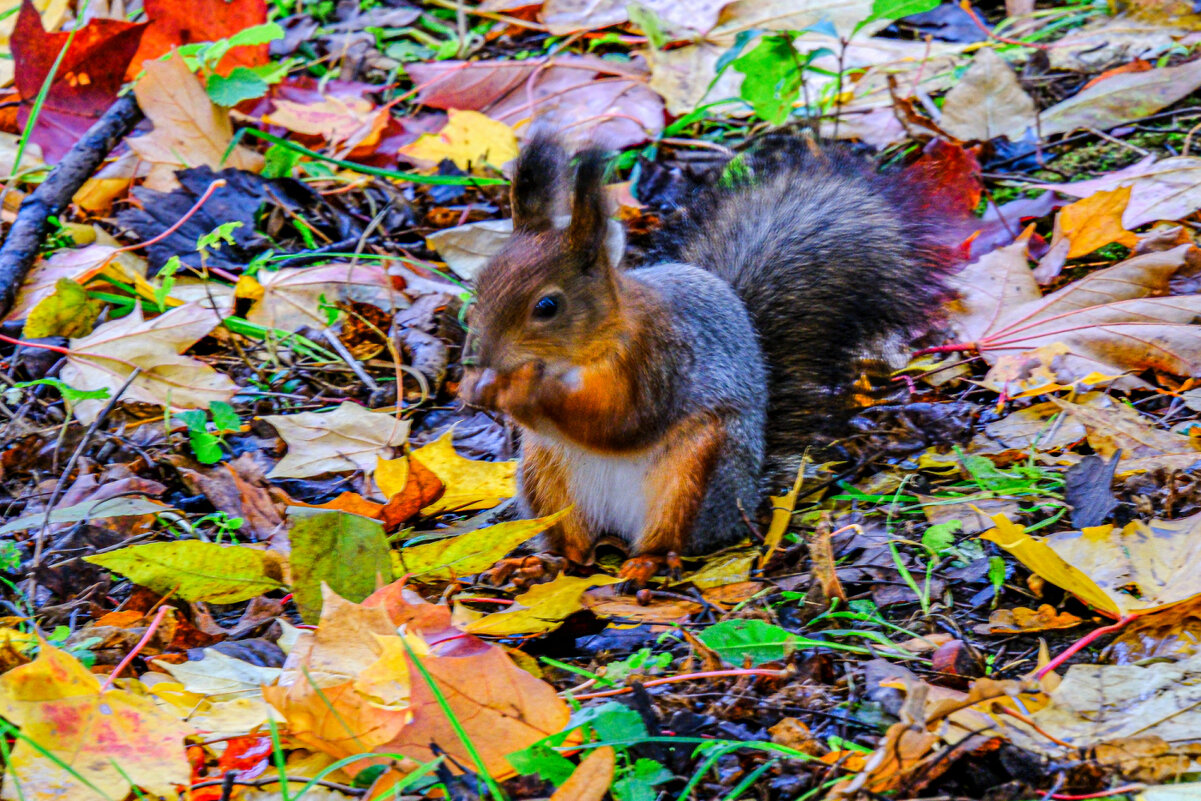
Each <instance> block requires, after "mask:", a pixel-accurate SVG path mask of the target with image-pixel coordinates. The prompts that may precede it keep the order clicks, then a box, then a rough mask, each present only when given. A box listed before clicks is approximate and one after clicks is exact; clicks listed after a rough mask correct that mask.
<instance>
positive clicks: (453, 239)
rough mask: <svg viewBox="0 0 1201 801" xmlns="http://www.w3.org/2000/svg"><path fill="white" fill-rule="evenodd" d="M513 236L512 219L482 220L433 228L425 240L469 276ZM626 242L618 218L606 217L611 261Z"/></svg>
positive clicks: (617, 260) (619, 255) (563, 223)
mask: <svg viewBox="0 0 1201 801" xmlns="http://www.w3.org/2000/svg"><path fill="white" fill-rule="evenodd" d="M568 219H570V218H568V217H562V218H556V220H555V222H556V224H558V225H560V226H563V227H566V224H567V221H568ZM512 237H513V221H512V220H482V221H480V222H474V223H467V224H466V225H459V226H456V227H454V228H443V229H442V230H440V231H434V232H433V233H432V234H430V235H429V236H427V237H426V238H425V241H426V244H427V245H429V246H430V247H431V248H433V249H434V250H436V251H438V255H439V256H441V257H442V260H443V261H445V262H446V264H447V266H448V267H450V269H452V270H454V271H455V273H456V274H457V275H458V276H460V277H462V278H466V279H468V280H472V279H474V278H475V277H476V276H477V275H478V274H479V272H480V270H482V269H484V265H485V264H487V263H488V260H489V259H491V258H492V257H493V256H495V255H496V254H497V253H499V252H500V249H501V248H502V247H504V244H505V243H506V242H508V241H509V240H510V239H511V238H512ZM625 246H626V231H625V226H623V225H622V224H621V223H620V222H618V221H617V220H609V222H608V230H607V235H606V237H605V249H606V250H607V251H608V253H609V260H610V261H611V262H612V263H613V264H620V263H621V258H622V254H623V253H624V252H625Z"/></svg>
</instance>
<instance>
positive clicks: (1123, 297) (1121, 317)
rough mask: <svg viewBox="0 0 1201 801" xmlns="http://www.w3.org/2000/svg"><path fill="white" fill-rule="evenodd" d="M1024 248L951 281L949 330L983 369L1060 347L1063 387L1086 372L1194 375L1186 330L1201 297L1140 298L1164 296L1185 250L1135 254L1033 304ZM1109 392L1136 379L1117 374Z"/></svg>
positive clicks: (1198, 351)
mask: <svg viewBox="0 0 1201 801" xmlns="http://www.w3.org/2000/svg"><path fill="white" fill-rule="evenodd" d="M1025 241H1026V240H1025V239H1024V238H1022V239H1019V240H1018V241H1016V242H1014V244H1012V245H1010V246H1008V247H1006V248H1001V249H999V250H996V251H994V252H993V253H990V254H988V255H987V256H985V257H984V258H982V259H980V260H979V261H977V262H975V263H973V264H971V265H969V266H968V267H967V268H965V269H964V270H963V271H962V272H961V273H959V274H958V275H957V276H956V277H955V278H954V281H953V283H954V285H955V287H956V288H957V289H958V290H959V292H960V297H959V300H958V301H956V302H955V303H954V304H952V306H951V309H952V310H953V312H954V314H953V316H952V319H951V324H952V326H953V327H954V328H955V330H956V332H957V335H958V336H959V337H960V338H961V340H962V341H963V342H970V343H973V346H974V348H975V349H976V350H978V352H979V353H980V355H981V356H983V357H984V359H985V361H986V362H988V363H989V364H992V365H996V364H998V362H999V361H1000V359H1001V358H1002V357H1004V356H1006V355H1019V354H1024V353H1027V352H1029V351H1031V350H1034V349H1037V348H1042V347H1049V346H1052V345H1057V344H1058V345H1063V346H1066V348H1067V351H1066V352H1064V353H1063V355H1062V356H1061V357H1060V358H1059V359H1057V360H1055V362H1054V363H1053V367H1054V371H1055V378H1056V380H1057V381H1059V382H1060V383H1061V384H1065V385H1068V384H1071V383H1073V382H1074V381H1077V380H1079V379H1082V378H1084V377H1085V376H1089V375H1092V374H1096V375H1099V376H1115V375H1122V374H1123V373H1128V372H1141V371H1144V370H1159V371H1161V372H1165V373H1169V374H1172V375H1193V374H1195V373H1198V372H1201V337H1199V336H1198V335H1197V334H1198V331H1199V329H1198V327H1197V326H1196V325H1195V324H1194V320H1195V319H1196V316H1197V315H1198V314H1199V313H1201V295H1180V296H1173V297H1148V296H1150V295H1155V294H1158V293H1163V292H1166V291H1167V289H1168V280H1169V279H1170V278H1171V276H1172V274H1173V273H1174V272H1175V271H1176V270H1178V269H1179V268H1180V267H1181V266H1182V265H1183V264H1184V262H1185V257H1186V254H1187V252H1188V249H1189V246H1188V245H1183V246H1181V247H1178V248H1173V249H1172V250H1166V251H1162V252H1154V253H1145V254H1143V255H1140V256H1135V257H1134V258H1131V259H1127V260H1126V261H1124V262H1121V263H1119V264H1116V265H1114V266H1113V267H1108V268H1106V269H1104V270H1098V271H1096V272H1093V273H1090V274H1089V275H1087V276H1085V277H1084V278H1082V279H1080V280H1079V281H1075V282H1073V283H1071V284H1068V285H1067V286H1064V287H1063V288H1061V289H1059V290H1057V291H1056V292H1053V293H1051V294H1050V295H1047V296H1045V297H1039V294H1040V293H1039V290H1038V285H1037V282H1036V281H1035V280H1034V276H1033V274H1032V273H1031V272H1030V269H1029V268H1028V267H1027V266H1026V263H1025V256H1024V255H1023V251H1024V247H1025ZM988 380H989V379H988V378H986V382H987V381H988ZM1113 386H1115V387H1121V388H1129V387H1137V386H1144V382H1142V381H1141V380H1140V379H1138V378H1136V377H1134V376H1131V375H1125V376H1122V377H1121V378H1119V379H1117V380H1116V381H1114V382H1113Z"/></svg>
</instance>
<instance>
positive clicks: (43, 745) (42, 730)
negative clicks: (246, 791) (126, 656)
mask: <svg viewBox="0 0 1201 801" xmlns="http://www.w3.org/2000/svg"><path fill="white" fill-rule="evenodd" d="M0 715H3V716H4V717H5V718H7V719H8V720H10V721H12V723H13V724H15V725H17V726H19V727H20V728H21V737H20V738H19V739H18V740H17V742H16V746H15V747H14V748H13V751H12V759H11V761H10V762H9V764H8V766H7V770H6V771H5V775H4V789H3V797H4V799H6V801H7V800H8V799H16V798H25V799H29V798H50V797H54V798H70V799H81V800H83V799H87V800H90V799H105V798H107V799H112V798H124V797H125V796H126V795H127V794H129V792H130V790H131V785H130V780H131V779H132V780H133V781H134V782H136V783H137V785H138V786H139V787H141V788H144V789H145V790H146V791H149V792H151V793H154V794H157V795H162V796H172V795H174V794H175V790H176V785H180V784H186V783H187V781H188V777H189V776H190V774H191V769H190V767H189V765H188V761H187V758H186V756H185V755H184V738H185V737H187V736H188V735H190V734H192V730H191V729H190V728H189V727H187V726H185V725H184V724H182V723H180V722H179V721H178V720H176V719H175V718H174V717H171V716H169V715H167V714H165V713H164V712H162V711H161V710H160V709H159V708H158V707H157V706H156V705H155V703H154V702H153V701H151V700H150V699H148V698H145V697H143V696H140V695H134V694H133V693H131V692H127V691H125V690H102V689H101V686H100V681H99V680H98V679H97V678H96V677H95V676H93V675H92V674H91V673H89V672H88V669H87V668H85V667H84V666H83V665H82V664H80V663H79V660H77V659H76V658H75V657H73V656H71V655H70V654H68V653H66V652H64V651H60V650H59V649H57V648H55V647H54V646H52V645H50V644H49V643H47V642H45V641H42V642H41V650H40V652H39V653H38V657H37V659H35V660H34V661H33V662H30V663H29V664H27V665H21V666H19V667H16V668H13V669H12V670H10V671H8V672H7V673H5V674H4V675H3V676H0ZM33 743H36V744H37V747H35V746H34V745H33ZM64 765H65V766H66V767H63V766H64ZM127 777H128V778H127Z"/></svg>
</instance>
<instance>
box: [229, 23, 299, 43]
mask: <svg viewBox="0 0 1201 801" xmlns="http://www.w3.org/2000/svg"><path fill="white" fill-rule="evenodd" d="M284 35H285V34H284V29H283V28H282V27H280V26H279V24H278V23H275V22H265V23H263V24H261V25H251V26H250V27H249V28H243V29H242V30H240V31H238V32H237V33H235V34H234V35H233V36H231V37H229V38H228V39H227V40H226V41H228V42H229V46H230V47H240V46H241V45H261V44H269V43H271V42H274V41H275V40H276V39H282V38H284Z"/></svg>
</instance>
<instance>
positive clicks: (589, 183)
mask: <svg viewBox="0 0 1201 801" xmlns="http://www.w3.org/2000/svg"><path fill="white" fill-rule="evenodd" d="M579 161H580V163H579V167H578V168H577V169H576V178H575V196H574V198H573V199H572V203H571V224H570V225H568V227H567V244H568V246H569V247H570V248H571V249H572V250H574V251H577V252H581V253H584V254H587V255H591V254H596V256H597V257H598V258H601V259H604V260H606V262H607V260H608V257H607V255H606V254H605V234H606V233H608V225H609V215H608V212H607V210H606V208H605V168H606V167H607V166H608V160H607V159H606V158H605V155H604V153H602V152H601V151H599V150H586V151H584V152H583V153H581V154H580V156H579Z"/></svg>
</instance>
